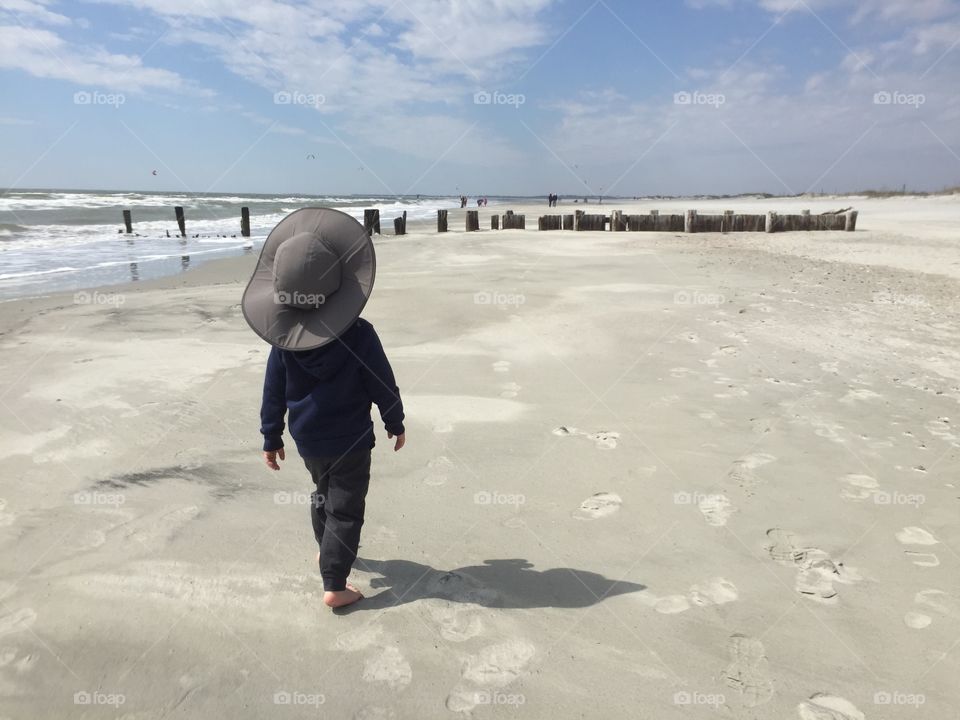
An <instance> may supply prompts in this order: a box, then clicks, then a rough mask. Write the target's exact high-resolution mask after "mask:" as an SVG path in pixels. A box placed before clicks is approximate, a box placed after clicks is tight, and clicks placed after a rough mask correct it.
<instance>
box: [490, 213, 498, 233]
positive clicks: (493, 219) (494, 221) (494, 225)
mask: <svg viewBox="0 0 960 720" xmlns="http://www.w3.org/2000/svg"><path fill="white" fill-rule="evenodd" d="M490 229H491V230H499V229H500V216H499V215H491V216H490Z"/></svg>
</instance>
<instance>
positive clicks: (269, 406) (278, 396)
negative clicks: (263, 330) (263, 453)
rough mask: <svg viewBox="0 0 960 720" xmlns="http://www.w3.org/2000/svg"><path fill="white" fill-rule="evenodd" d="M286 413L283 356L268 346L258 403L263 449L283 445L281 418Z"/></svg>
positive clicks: (278, 447) (285, 373) (285, 376)
mask: <svg viewBox="0 0 960 720" xmlns="http://www.w3.org/2000/svg"><path fill="white" fill-rule="evenodd" d="M286 414H287V371H286V368H285V367H284V365H283V357H282V356H281V355H280V351H279V350H277V349H276V348H270V357H268V358H267V372H266V374H265V376H264V378H263V403H262V404H261V405H260V432H261V433H263V449H264V450H279V449H280V448H282V447H283V428H284V423H283V418H284V416H285V415H286Z"/></svg>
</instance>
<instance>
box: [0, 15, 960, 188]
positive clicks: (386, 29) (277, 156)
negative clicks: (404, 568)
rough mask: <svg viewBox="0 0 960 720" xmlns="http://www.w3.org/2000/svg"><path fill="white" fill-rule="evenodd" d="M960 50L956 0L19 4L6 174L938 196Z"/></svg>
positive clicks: (7, 111) (176, 184)
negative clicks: (885, 191)
mask: <svg viewBox="0 0 960 720" xmlns="http://www.w3.org/2000/svg"><path fill="white" fill-rule="evenodd" d="M958 42H960V3H958V2H956V1H955V0H859V1H858V2H853V1H848V0H686V2H684V1H683V0H674V1H670V2H667V1H666V0H664V1H663V2H654V3H640V2H626V1H624V0H619V1H618V0H597V1H596V2H586V1H583V2H580V1H578V2H574V1H572V0H567V1H552V0H486V1H484V2H472V1H471V2H468V1H466V0H460V1H458V0H452V1H451V0H447V1H443V2H441V1H440V0H324V1H322V2H321V1H319V0H317V1H315V2H302V3H285V2H280V1H279V0H265V1H263V2H257V1H256V0H243V1H238V0H97V1H96V2H83V1H75V0H74V1H71V2H56V1H54V0H0V78H2V83H3V88H4V92H3V93H2V94H0V132H2V138H3V141H2V142H3V153H2V160H0V185H3V186H5V187H9V186H16V187H73V188H107V189H140V190H151V189H155V190H176V191H180V190H191V191H214V192H267V193H273V192H278V193H371V194H378V195H379V194H408V193H423V194H434V193H441V194H454V193H458V192H465V193H467V194H470V195H476V194H482V193H487V194H491V195H492V194H541V193H546V192H551V191H553V192H559V193H563V194H580V195H586V194H599V193H604V194H616V195H627V196H630V195H641V194H643V195H649V194H696V193H738V192H748V191H765V192H773V193H798V192H804V191H821V190H823V191H827V192H831V191H843V190H857V189H864V188H883V187H886V188H896V189H899V188H900V187H901V186H902V185H904V184H906V185H907V186H908V187H909V188H912V189H923V190H936V189H940V188H942V187H944V186H949V185H960V97H958V91H960V47H958ZM311 156H312V157H311ZM154 170H156V175H154V174H153V171H154Z"/></svg>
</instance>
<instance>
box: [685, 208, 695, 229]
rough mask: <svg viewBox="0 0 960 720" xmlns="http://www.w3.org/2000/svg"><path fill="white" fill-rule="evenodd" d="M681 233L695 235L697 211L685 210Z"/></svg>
mask: <svg viewBox="0 0 960 720" xmlns="http://www.w3.org/2000/svg"><path fill="white" fill-rule="evenodd" d="M683 231H684V232H686V233H695V232H696V231H697V211H696V210H687V214H686V215H685V216H684V221H683Z"/></svg>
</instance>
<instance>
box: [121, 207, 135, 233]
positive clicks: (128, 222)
mask: <svg viewBox="0 0 960 720" xmlns="http://www.w3.org/2000/svg"><path fill="white" fill-rule="evenodd" d="M123 226H124V228H126V230H125V231H124V232H126V233H127V235H129V234H130V233H132V232H133V216H132V214H131V213H130V211H129V210H124V211H123Z"/></svg>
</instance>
